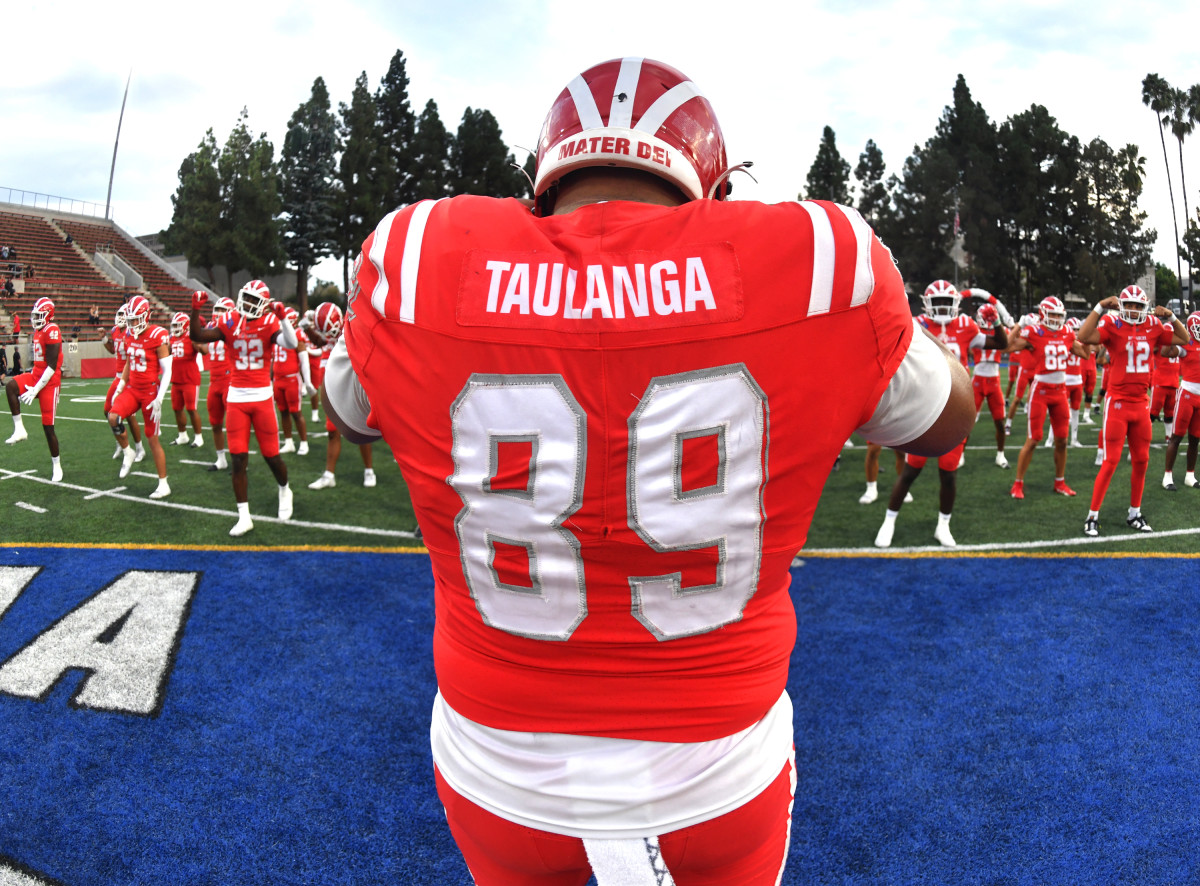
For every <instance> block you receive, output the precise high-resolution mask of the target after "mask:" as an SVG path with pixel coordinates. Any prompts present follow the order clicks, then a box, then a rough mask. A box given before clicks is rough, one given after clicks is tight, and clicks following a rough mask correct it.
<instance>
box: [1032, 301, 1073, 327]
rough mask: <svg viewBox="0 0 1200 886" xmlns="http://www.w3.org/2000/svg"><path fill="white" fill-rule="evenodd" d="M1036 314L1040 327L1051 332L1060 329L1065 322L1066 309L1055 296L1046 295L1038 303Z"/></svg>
mask: <svg viewBox="0 0 1200 886" xmlns="http://www.w3.org/2000/svg"><path fill="white" fill-rule="evenodd" d="M1038 314H1039V315H1040V317H1041V320H1042V325H1043V326H1045V327H1046V328H1047V329H1049V330H1050V331H1052V332H1057V331H1058V330H1060V329H1062V328H1063V324H1064V323H1066V322H1067V309H1066V307H1064V305H1063V303H1062V299H1060V298H1059V297H1058V296H1056V295H1048V296H1046V297H1045V298H1044V299H1042V300H1041V301H1040V302H1038Z"/></svg>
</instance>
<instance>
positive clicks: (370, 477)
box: [363, 468, 375, 489]
mask: <svg viewBox="0 0 1200 886" xmlns="http://www.w3.org/2000/svg"><path fill="white" fill-rule="evenodd" d="M374 485H375V472H374V471H373V470H371V469H370V468H367V469H365V470H364V471H363V486H366V487H367V488H368V489H370V488H371V487H373V486H374Z"/></svg>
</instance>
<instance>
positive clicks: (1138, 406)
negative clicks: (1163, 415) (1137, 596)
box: [1079, 286, 1188, 535]
mask: <svg viewBox="0 0 1200 886" xmlns="http://www.w3.org/2000/svg"><path fill="white" fill-rule="evenodd" d="M1106 309H1107V310H1112V311H1118V312H1119V313H1118V314H1117V315H1113V314H1105V310H1106ZM1164 321H1165V322H1164ZM1079 340H1080V341H1082V342H1086V343H1087V344H1092V345H1098V344H1101V345H1104V347H1105V348H1106V349H1107V350H1108V354H1109V363H1108V368H1107V370H1106V371H1105V373H1104V378H1105V387H1106V389H1107V391H1108V395H1107V397H1106V398H1105V400H1104V418H1103V420H1102V422H1101V433H1102V434H1103V435H1104V462H1103V463H1102V464H1101V465H1100V470H1099V471H1098V472H1097V473H1096V480H1095V483H1094V484H1093V485H1092V502H1091V509H1090V510H1089V511H1088V515H1087V518H1086V519H1085V520H1084V527H1083V531H1084V534H1085V535H1099V533H1100V506H1101V505H1102V504H1103V503H1104V496H1105V494H1106V493H1107V492H1108V484H1109V483H1110V482H1111V480H1112V476H1113V472H1114V471H1116V469H1117V465H1118V464H1119V463H1120V461H1121V450H1122V449H1123V448H1124V446H1125V438H1126V437H1127V436H1128V438H1129V461H1130V471H1129V516H1128V517H1127V518H1126V520H1125V522H1126V523H1127V524H1128V525H1129V526H1131V527H1132V528H1134V529H1138V530H1141V531H1143V532H1149V531H1150V526H1149V524H1148V523H1147V522H1146V518H1145V517H1143V516H1142V492H1143V490H1144V488H1145V485H1146V468H1147V466H1148V465H1149V464H1150V438H1151V436H1152V434H1153V429H1152V426H1151V424H1150V397H1149V390H1150V384H1151V382H1152V380H1153V371H1154V364H1153V360H1152V355H1153V354H1154V352H1155V351H1156V350H1158V348H1160V347H1166V346H1167V345H1183V344H1187V340H1188V333H1187V329H1185V328H1184V325H1183V324H1182V323H1181V322H1179V318H1178V317H1176V316H1175V315H1174V314H1173V313H1171V312H1170V311H1169V310H1167V309H1166V308H1165V307H1163V306H1162V305H1158V306H1157V307H1155V309H1154V312H1153V314H1151V312H1150V300H1149V298H1148V297H1147V296H1146V293H1145V292H1144V291H1143V290H1142V289H1141V288H1140V287H1138V286H1126V287H1125V288H1124V289H1122V290H1121V294H1120V295H1119V296H1109V297H1108V298H1106V299H1103V300H1101V301H1100V302H1099V303H1098V304H1097V305H1096V307H1094V308H1092V311H1091V313H1090V314H1088V315H1087V317H1086V318H1085V319H1084V321H1083V325H1082V326H1081V327H1079Z"/></svg>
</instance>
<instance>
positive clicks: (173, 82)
mask: <svg viewBox="0 0 1200 886" xmlns="http://www.w3.org/2000/svg"><path fill="white" fill-rule="evenodd" d="M10 5H12V4H10ZM13 6H14V8H11V9H6V12H5V15H4V26H5V32H6V36H5V40H4V47H3V49H2V50H0V71H2V72H3V73H2V75H0V201H5V200H8V201H11V202H30V201H31V200H32V199H33V198H32V196H31V194H33V193H38V194H48V195H53V196H54V197H56V198H58V197H62V198H70V199H74V200H81V201H88V202H90V203H93V204H98V207H99V208H98V210H97V211H98V212H99V214H101V215H102V214H103V211H104V204H105V202H106V194H107V190H108V184H109V171H110V165H111V163H112V155H113V143H114V139H115V137H116V130H117V120H118V116H119V113H120V108H121V97H122V93H123V91H124V88H125V83H126V78H127V77H128V76H129V75H130V72H131V71H132V82H131V85H130V88H129V99H128V105H127V107H126V109H125V117H124V124H123V127H122V129H121V136H120V148H119V151H118V154H117V161H116V171H115V177H114V179H113V190H112V216H113V218H114V219H115V220H116V221H117V223H118V224H120V225H121V226H122V227H124V228H125V229H126V230H128V231H130V232H131V233H134V234H135V235H141V234H147V233H152V232H155V231H158V230H161V229H162V228H164V227H166V226H167V224H168V223H169V222H170V220H171V195H172V193H174V191H175V188H176V187H177V185H178V169H179V164H180V161H182V159H183V158H184V157H185V156H186V155H187V154H188V153H190V152H191V151H193V150H194V149H195V147H196V145H197V144H198V143H199V141H200V139H201V138H202V137H203V135H204V133H205V130H207V129H208V128H210V127H211V128H212V129H213V130H214V133H215V134H216V137H217V141H218V143H224V141H225V139H226V137H227V136H228V135H229V132H230V130H231V129H232V128H233V126H234V125H235V123H236V121H237V117H238V113H239V112H240V110H241V109H242V107H243V106H245V107H246V108H248V110H249V123H250V127H251V129H252V131H254V132H255V133H258V132H266V133H267V136H268V138H270V139H271V140H272V141H273V142H274V144H275V148H276V152H278V150H279V149H280V148H281V146H282V144H283V136H284V132H285V131H286V127H287V121H288V118H289V117H290V116H291V114H292V112H293V111H294V110H295V109H296V107H297V106H298V105H300V104H301V103H302V102H304V101H305V100H306V99H307V98H308V97H309V95H310V93H311V89H312V84H313V80H314V79H315V78H317V77H323V78H324V80H325V83H326V85H327V87H328V89H329V92H330V95H331V98H332V100H333V102H334V105H335V107H336V104H337V102H339V101H345V102H348V101H349V99H350V93H351V91H352V89H353V86H354V81H355V78H356V77H357V76H358V75H359V74H360V73H361V72H363V71H365V72H366V74H367V76H368V78H369V81H370V83H371V87H372V89H374V88H376V87H377V86H378V83H379V79H380V78H381V77H382V75H383V74H384V73H385V72H386V70H387V66H388V63H389V62H390V60H391V58H392V55H393V54H394V53H395V51H396V50H397V49H400V50H403V52H404V54H405V57H406V59H407V71H408V75H409V79H410V98H411V100H412V104H413V106H414V108H415V109H416V110H417V111H418V112H419V111H420V109H421V108H422V107H423V106H424V104H425V102H426V101H427V100H428V99H431V98H432V99H433V100H434V101H436V102H437V104H438V108H439V111H440V114H441V117H442V120H443V122H444V123H445V124H446V126H447V128H449V129H450V130H451V131H453V130H454V129H455V128H456V127H457V125H458V122H459V120H460V119H461V117H462V114H463V111H464V110H465V109H466V108H467V107H472V108H486V109H488V110H490V111H491V112H492V113H493V114H494V115H495V116H496V118H497V120H498V121H499V122H500V126H501V128H502V130H503V134H504V138H505V140H506V141H507V142H508V143H509V144H510V145H511V146H512V147H513V151H514V153H515V154H516V156H517V159H518V161H523V160H524V158H525V156H526V154H525V152H524V150H522V147H532V146H533V144H534V143H535V141H536V138H537V134H538V130H539V129H540V127H541V122H542V118H543V117H544V115H545V112H546V109H547V108H548V106H549V103H550V102H551V100H552V99H553V98H554V96H555V95H556V94H557V92H558V91H559V90H560V89H561V88H562V87H563V86H564V85H565V84H566V82H567V81H568V80H569V79H570V78H571V77H572V76H574V75H575V74H576V73H578V72H579V71H581V70H583V69H584V68H586V67H588V66H589V65H590V64H592V63H593V62H597V61H602V60H604V59H607V58H614V57H617V56H621V55H643V56H649V57H652V58H658V59H661V60H663V61H666V62H668V63H670V64H672V65H674V66H675V67H677V68H679V69H681V70H682V71H684V72H685V73H686V74H687V75H688V76H689V77H691V79H692V80H693V81H695V82H696V83H697V84H698V86H699V87H700V88H701V90H703V91H704V92H705V93H707V94H708V96H709V98H710V100H711V101H712V103H713V105H714V107H715V108H716V110H717V113H718V115H719V117H720V119H721V123H722V127H723V129H724V131H725V136H726V141H727V143H728V145H729V151H730V159H731V160H733V161H738V160H753V161H754V162H755V167H754V173H755V177H756V178H757V179H758V183H757V184H755V183H754V182H751V181H750V180H749V179H747V178H745V177H744V176H739V177H738V180H737V193H736V195H735V196H737V197H742V198H753V199H758V200H764V201H768V202H770V201H777V200H787V199H792V198H794V197H795V196H796V193H797V191H798V190H800V189H801V188H802V187H803V183H804V176H805V174H806V172H807V170H808V167H809V165H810V164H811V162H812V160H813V157H814V155H815V153H816V150H817V146H818V142H819V139H820V136H821V131H822V128H823V127H824V126H826V125H829V126H832V127H833V129H834V131H835V132H836V134H837V143H838V147H839V149H840V151H841V153H842V155H843V156H844V157H845V158H846V159H847V160H848V161H849V162H850V163H851V165H853V164H854V163H855V162H856V161H857V157H858V154H859V153H860V152H861V151H862V149H863V146H864V145H865V144H866V141H867V139H874V140H875V142H876V144H878V145H879V147H880V148H881V150H882V151H883V156H884V159H885V161H886V162H887V164H888V171H889V172H898V171H899V169H900V167H901V165H902V163H903V161H904V159H905V158H906V157H907V156H908V155H909V153H910V152H911V151H912V148H913V146H914V145H915V144H918V143H923V142H924V141H925V140H926V139H927V138H928V137H929V136H930V135H932V133H933V130H934V127H935V125H936V123H937V120H938V118H939V116H940V115H941V112H942V109H943V108H944V107H945V106H946V105H947V104H949V103H950V101H951V91H952V89H953V86H954V82H955V78H956V77H957V75H958V74H960V73H961V74H963V75H964V76H965V77H966V81H967V85H968V86H969V87H970V89H971V92H972V95H973V97H974V98H975V99H976V100H977V101H979V102H980V103H981V104H982V105H983V107H984V109H985V110H986V111H987V112H988V114H989V115H990V116H991V118H992V119H993V120H995V121H998V122H1001V121H1003V120H1005V119H1007V118H1008V117H1009V116H1011V115H1013V114H1015V113H1019V112H1020V111H1023V110H1025V109H1027V108H1028V107H1029V106H1030V105H1032V104H1041V105H1044V106H1045V107H1046V108H1048V109H1049V111H1050V113H1051V114H1052V115H1054V116H1055V117H1056V118H1057V119H1058V122H1059V125H1060V126H1061V127H1062V128H1063V129H1065V130H1066V131H1067V132H1069V133H1071V134H1073V135H1076V136H1078V137H1079V138H1080V139H1081V140H1083V141H1085V142H1086V141H1088V140H1090V139H1092V138H1094V137H1096V136H1099V137H1101V138H1103V139H1104V140H1105V141H1107V142H1108V143H1109V144H1110V145H1112V146H1113V147H1114V148H1116V147H1119V146H1122V145H1125V144H1127V143H1130V142H1132V143H1135V144H1137V145H1138V146H1139V147H1140V148H1141V151H1142V154H1143V156H1145V158H1146V170H1147V176H1146V191H1145V195H1144V198H1143V204H1142V205H1143V208H1144V209H1145V210H1146V211H1147V212H1149V216H1150V217H1149V226H1150V227H1153V228H1156V229H1157V230H1158V232H1159V239H1158V244H1157V246H1156V248H1155V252H1154V255H1155V258H1156V259H1157V260H1158V261H1162V262H1164V263H1167V264H1169V265H1171V266H1174V253H1173V250H1172V247H1171V236H1172V235H1171V214H1170V212H1171V210H1170V203H1169V199H1168V196H1167V188H1166V176H1165V172H1164V167H1163V157H1162V148H1161V145H1160V143H1159V135H1158V130H1157V125H1156V123H1155V119H1154V115H1153V113H1152V112H1151V111H1149V110H1148V109H1147V108H1146V107H1145V106H1144V105H1143V104H1142V102H1141V81H1142V78H1143V77H1144V76H1145V75H1146V74H1147V73H1148V72H1150V71H1153V72H1156V73H1158V74H1160V75H1161V76H1163V77H1165V78H1166V79H1167V80H1168V81H1169V82H1170V83H1171V84H1172V85H1174V86H1182V87H1184V88H1186V87H1187V86H1189V85H1191V83H1193V82H1200V64H1197V63H1196V62H1195V58H1196V56H1195V54H1194V52H1192V53H1189V52H1188V50H1187V45H1188V42H1189V41H1192V40H1194V35H1195V34H1196V33H1197V31H1198V30H1200V6H1197V4H1195V3H1191V2H1180V0H1169V2H1160V0H1143V2H1142V3H1139V4H1137V5H1136V9H1134V8H1133V6H1134V5H1133V4H1127V3H1121V2H1114V0H1092V2H1080V0H1057V2H1056V0H1005V2H1000V0H977V2H974V3H933V2H928V0H906V2H903V3H901V2H896V0H860V2H854V0H842V2H837V0H793V2H790V3H786V4H784V3H779V2H777V0H772V2H760V0H742V2H736V3H728V4H720V5H717V4H710V3H703V2H693V3H691V4H678V3H661V2H653V0H649V2H647V0H638V2H626V0H610V2H608V3H603V4H583V3H572V2H566V0H560V2H551V0H500V2H496V0H491V2H456V0H442V2H439V3H429V2H419V3H418V2H411V0H398V2H397V0H391V2H389V0H338V2H318V0H282V2H276V3H246V2H231V0H209V2H206V3H203V4H173V3H161V2H158V0H156V2H136V0H114V2H110V3H109V4H107V5H105V7H104V10H103V13H101V12H100V11H99V10H98V9H97V7H96V6H95V5H94V4H84V3H79V2H76V0H68V2H57V3H41V4H20V5H13ZM785 7H786V11H781V9H783V8H785ZM1168 135H1169V134H1168ZM1168 148H1169V149H1170V150H1171V151H1172V155H1173V158H1174V159H1173V162H1177V149H1176V148H1175V146H1174V145H1173V144H1171V143H1170V142H1168ZM1184 160H1185V163H1188V164H1190V165H1189V166H1188V169H1187V171H1188V172H1189V173H1190V174H1191V175H1192V176H1193V177H1192V178H1191V179H1190V180H1189V185H1190V187H1191V189H1192V197H1191V198H1190V203H1191V207H1192V209H1193V212H1194V211H1195V208H1196V206H1197V204H1200V188H1198V185H1200V133H1197V135H1196V136H1195V140H1194V141H1193V142H1191V143H1185V146H1184ZM1172 176H1173V180H1174V182H1175V185H1176V188H1178V184H1179V182H1178V175H1177V167H1175V166H1173V171H1172ZM9 189H13V190H12V191H10V190H9ZM21 192H29V193H25V194H22V193H21ZM39 199H40V200H41V201H42V202H43V203H44V202H45V198H39ZM1177 200H1178V195H1177ZM54 203H55V204H56V203H57V201H54ZM317 274H318V276H320V277H323V278H325V279H332V280H336V281H338V282H339V284H340V280H341V269H340V263H329V262H327V263H325V264H324V265H322V266H321V267H320V268H318V271H317ZM981 282H984V281H981ZM984 285H986V283H985V284H984Z"/></svg>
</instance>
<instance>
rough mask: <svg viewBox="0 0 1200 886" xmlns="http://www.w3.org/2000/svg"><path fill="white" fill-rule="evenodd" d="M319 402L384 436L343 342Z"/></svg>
mask: <svg viewBox="0 0 1200 886" xmlns="http://www.w3.org/2000/svg"><path fill="white" fill-rule="evenodd" d="M955 362H957V361H955ZM970 392H971V388H970V385H968V386H967V393H968V394H969V393H970ZM321 401H322V402H323V403H324V404H325V411H326V413H327V414H328V415H329V420H330V421H331V422H333V424H334V426H336V427H337V429H338V430H339V431H341V432H342V436H343V437H345V438H346V439H347V440H349V441H350V442H351V443H356V444H360V445H361V444H363V443H374V442H375V441H376V440H379V439H380V438H381V437H382V436H383V435H382V434H381V433H380V432H379V431H377V430H376V429H375V428H372V427H371V426H370V424H369V423H368V421H369V418H370V415H371V401H370V400H369V399H367V392H366V391H364V390H363V388H362V385H361V384H359V381H358V376H356V375H355V374H354V367H353V366H352V365H351V364H350V352H349V351H348V350H347V349H346V339H345V338H341V339H338V342H337V344H335V345H334V346H333V351H332V352H330V354H329V362H328V363H327V364H326V365H325V379H324V381H323V382H322V383H321ZM974 405H975V401H974V399H972V400H971V406H972V410H973V409H974ZM972 418H974V415H972Z"/></svg>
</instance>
